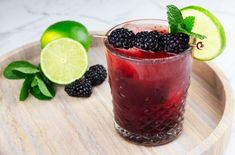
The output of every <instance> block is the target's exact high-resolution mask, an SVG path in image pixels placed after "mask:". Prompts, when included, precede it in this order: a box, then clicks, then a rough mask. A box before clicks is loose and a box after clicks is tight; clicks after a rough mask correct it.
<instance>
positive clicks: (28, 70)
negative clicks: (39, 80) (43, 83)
mask: <svg viewBox="0 0 235 155" xmlns="http://www.w3.org/2000/svg"><path fill="white" fill-rule="evenodd" d="M14 70H16V71H19V72H21V73H25V74H34V73H38V72H39V70H38V69H37V68H36V67H34V66H33V67H31V66H25V67H16V68H14Z"/></svg>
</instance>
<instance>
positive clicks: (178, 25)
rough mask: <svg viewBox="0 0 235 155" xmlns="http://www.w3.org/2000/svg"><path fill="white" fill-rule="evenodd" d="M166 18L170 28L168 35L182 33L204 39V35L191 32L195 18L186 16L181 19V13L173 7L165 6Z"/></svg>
mask: <svg viewBox="0 0 235 155" xmlns="http://www.w3.org/2000/svg"><path fill="white" fill-rule="evenodd" d="M167 16H168V24H169V27H170V33H178V32H182V33H185V34H187V35H189V36H192V37H195V38H199V39H205V38H206V36H205V35H202V34H198V33H194V32H192V29H193V26H194V22H195V17H194V16H188V17H186V18H183V16H182V13H181V11H180V10H179V9H178V8H177V7H176V6H175V5H168V6H167Z"/></svg>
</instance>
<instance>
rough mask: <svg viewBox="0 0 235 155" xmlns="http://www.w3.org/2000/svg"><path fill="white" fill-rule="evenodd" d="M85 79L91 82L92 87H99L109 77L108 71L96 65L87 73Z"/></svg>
mask: <svg viewBox="0 0 235 155" xmlns="http://www.w3.org/2000/svg"><path fill="white" fill-rule="evenodd" d="M84 76H85V78H86V79H89V80H90V81H91V85H92V86H97V85H99V84H101V83H102V82H104V80H105V79H106V77H107V71H106V69H105V68H104V66H102V65H99V64H97V65H94V66H91V67H90V68H89V70H88V71H87V72H86V73H85V75H84Z"/></svg>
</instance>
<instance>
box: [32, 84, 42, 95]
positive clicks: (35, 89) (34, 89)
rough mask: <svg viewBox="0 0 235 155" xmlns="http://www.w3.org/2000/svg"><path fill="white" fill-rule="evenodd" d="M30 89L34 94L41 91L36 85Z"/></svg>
mask: <svg viewBox="0 0 235 155" xmlns="http://www.w3.org/2000/svg"><path fill="white" fill-rule="evenodd" d="M32 89H33V91H34V92H35V93H36V94H41V91H40V89H39V87H38V86H34V87H33V88H32Z"/></svg>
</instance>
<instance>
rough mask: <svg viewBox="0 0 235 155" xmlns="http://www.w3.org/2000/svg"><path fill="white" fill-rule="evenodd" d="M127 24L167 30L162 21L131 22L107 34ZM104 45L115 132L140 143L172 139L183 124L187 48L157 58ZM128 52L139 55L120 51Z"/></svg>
mask: <svg viewBox="0 0 235 155" xmlns="http://www.w3.org/2000/svg"><path fill="white" fill-rule="evenodd" d="M130 25H132V26H130ZM126 26H129V27H135V30H136V28H137V29H138V28H140V29H141V30H142V31H143V30H145V28H146V30H149V29H151V28H153V29H158V28H161V29H163V30H164V29H166V32H167V22H166V21H164V20H135V21H129V22H125V23H122V24H119V25H117V26H115V27H114V28H112V29H111V30H109V31H108V32H107V35H108V34H109V33H110V32H111V31H112V30H114V29H116V28H119V27H126ZM104 43H105V46H106V59H107V65H108V75H109V84H110V88H111V94H112V99H113V100H112V102H113V111H114V120H115V128H116V130H117V132H118V133H119V134H120V135H121V136H123V137H124V138H125V139H127V140H129V141H132V142H134V143H137V144H142V145H161V144H165V143H168V142H171V141H173V140H174V139H176V138H177V137H178V136H179V135H180V133H181V132H182V128H183V120H184V116H183V115H184V107H185V101H186V96H187V90H188V88H189V85H190V74H191V66H192V65H191V62H192V58H191V48H189V49H187V50H186V51H184V52H182V53H180V54H175V55H171V56H169V55H167V56H165V55H164V54H163V55H160V56H159V55H157V52H156V54H152V55H150V54H149V53H148V52H144V51H141V52H139V51H138V50H137V49H135V48H133V49H130V50H131V51H128V50H126V49H123V51H122V49H117V48H113V47H112V45H110V44H109V43H108V41H107V40H106V39H105V40H104ZM135 50H136V51H135ZM128 52H132V53H131V54H133V55H135V54H136V55H138V54H140V53H141V54H140V55H141V56H136V57H135V56H133V55H132V56H131V55H129V54H125V53H128ZM145 54H146V55H145Z"/></svg>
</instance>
